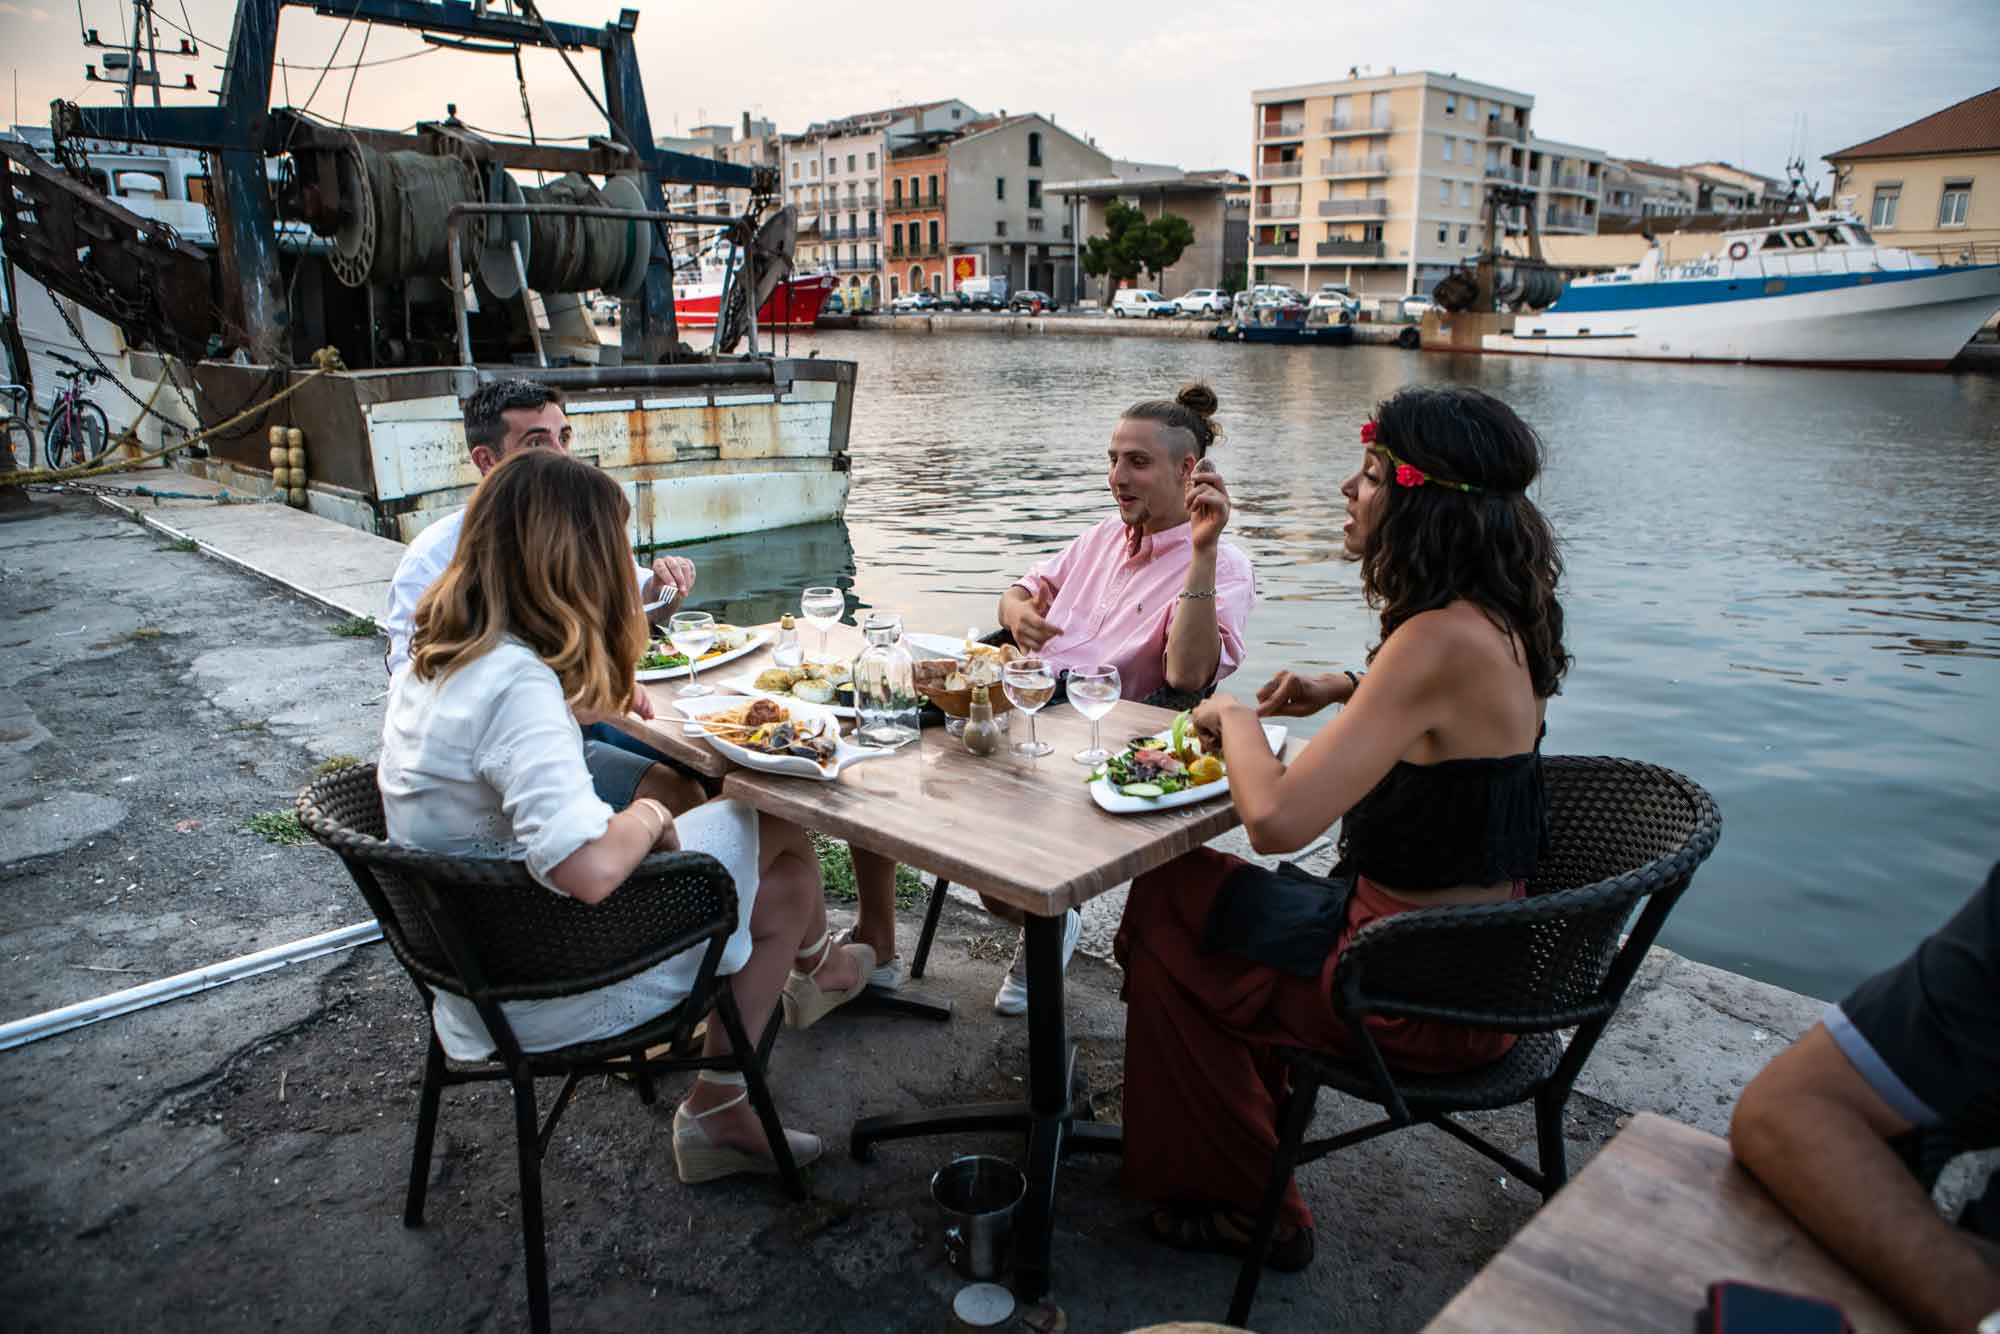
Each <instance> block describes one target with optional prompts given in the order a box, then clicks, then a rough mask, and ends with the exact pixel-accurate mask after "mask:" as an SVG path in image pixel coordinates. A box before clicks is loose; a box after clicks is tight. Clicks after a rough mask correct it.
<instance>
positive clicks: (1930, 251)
mask: <svg viewBox="0 0 2000 1334" xmlns="http://www.w3.org/2000/svg"><path fill="white" fill-rule="evenodd" d="M1904 249H1906V250H1908V251H1909V253H1910V254H1912V255H1917V256H1920V257H1922V258H1924V259H1932V260H1936V261H1937V262H1938V263H1939V264H1940V265H1951V266H1954V267H1956V266H1965V265H1972V264H2000V241H1940V242H1938V243H1936V244H1934V245H1923V246H1905V247H1904Z"/></svg>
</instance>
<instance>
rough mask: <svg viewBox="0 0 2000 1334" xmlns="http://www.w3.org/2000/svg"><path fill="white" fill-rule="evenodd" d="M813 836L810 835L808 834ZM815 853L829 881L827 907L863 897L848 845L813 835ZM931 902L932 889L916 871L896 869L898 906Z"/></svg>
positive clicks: (899, 867)
mask: <svg viewBox="0 0 2000 1334" xmlns="http://www.w3.org/2000/svg"><path fill="white" fill-rule="evenodd" d="M809 832H810V831H809ZM810 837H811V838H812V844H813V851H815V852H817V853H818V854H819V869H820V874H821V875H822V876H824V877H825V879H826V901H827V902H828V903H855V902H858V901H859V899H860V897H861V896H860V895H859V894H858V893H856V892H855V888H854V854H853V853H852V852H850V851H849V850H848V847H847V845H846V844H845V843H842V842H841V841H840V840H839V839H837V838H828V837H826V836H825V835H824V834H810ZM929 899H930V889H929V887H928V886H926V885H925V884H924V882H923V878H922V877H920V876H919V875H918V874H917V873H916V872H915V871H914V870H912V869H911V868H909V867H907V866H900V865H899V866H897V867H896V906H897V907H898V908H916V907H920V906H922V905H923V904H924V903H926V902H928V901H929Z"/></svg>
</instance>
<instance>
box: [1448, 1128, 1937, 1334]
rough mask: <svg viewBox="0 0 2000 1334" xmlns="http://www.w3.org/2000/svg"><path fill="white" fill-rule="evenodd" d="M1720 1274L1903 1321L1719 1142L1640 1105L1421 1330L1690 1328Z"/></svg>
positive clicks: (1867, 1331) (1868, 1320)
mask: <svg viewBox="0 0 2000 1334" xmlns="http://www.w3.org/2000/svg"><path fill="white" fill-rule="evenodd" d="M1726 1279H1737V1280H1740V1281H1743V1282H1746V1283H1754V1284H1757V1285H1758V1286H1761V1287H1767V1288H1777V1289H1780V1290H1782V1291H1785V1292H1795V1293H1798V1294H1799V1295H1800V1296H1806V1297H1818V1298H1820V1299H1821V1300H1824V1301H1830V1302H1834V1303H1836V1304H1837V1305H1838V1306H1839V1307H1840V1308H1841V1310H1843V1311H1844V1312H1846V1314H1847V1319H1848V1321H1849V1322H1850V1323H1851V1324H1852V1325H1853V1327H1854V1328H1855V1330H1856V1331H1858V1334H1892V1332H1894V1334H1901V1332H1902V1331H1907V1330H1909V1329H1910V1326H1909V1325H1908V1324H1906V1323H1905V1322H1904V1321H1903V1320H1902V1319H1901V1318H1900V1317H1898V1316H1897V1315H1896V1314H1895V1313H1894V1312H1892V1311H1891V1310H1890V1309H1889V1308H1888V1307H1887V1306H1885V1305H1884V1304H1883V1302H1882V1300H1881V1299H1880V1298H1879V1297H1877V1296H1875V1294H1874V1293H1873V1292H1872V1291H1870V1290H1869V1289H1868V1288H1867V1287H1866V1286H1865V1285H1864V1284H1863V1283H1862V1281H1861V1280H1860V1279H1859V1278H1857V1277H1855V1276H1854V1275H1853V1274H1852V1273H1850V1272H1849V1271H1848V1270H1847V1269H1846V1268H1844V1267H1843V1266H1842V1265H1841V1264H1840V1262H1839V1261H1837V1260H1835V1259H1834V1258H1833V1257H1832V1256H1831V1255H1828V1254H1827V1253H1826V1252H1825V1251H1824V1250H1822V1249H1821V1248H1820V1246H1819V1243H1817V1242H1815V1241H1814V1240H1813V1239H1812V1238H1811V1237H1809V1236H1807V1235H1806V1233H1805V1232H1804V1231H1803V1230H1802V1229H1801V1228H1800V1227H1799V1225H1798V1224H1797V1223H1795V1222H1793V1221H1792V1218H1791V1216H1790V1215H1789V1214H1787V1213H1786V1212H1785V1211H1784V1210H1783V1209H1782V1208H1780V1207H1779V1205H1778V1204H1777V1202H1776V1201H1774V1200H1773V1199H1772V1198H1771V1197H1770V1195H1769V1194H1768V1193H1767V1192H1766V1191H1765V1190H1764V1188H1763V1187H1762V1186H1760V1185H1759V1184H1757V1181H1756V1179H1755V1178H1753V1177H1752V1176H1750V1174H1749V1173H1747V1172H1745V1171H1744V1170H1743V1169H1742V1168H1741V1167H1739V1166H1737V1164H1736V1161H1735V1159H1734V1158H1732V1157H1731V1156H1730V1153H1729V1145H1728V1142H1727V1141H1725V1140H1721V1139H1718V1138H1716V1137H1715V1136H1714V1135H1711V1134H1708V1133H1707V1132H1705V1131H1701V1130H1696V1129H1695V1128H1694V1127H1692V1126H1687V1125H1682V1124H1681V1123H1680V1122H1678V1121H1670V1120H1668V1119H1667V1118H1665V1117H1662V1116H1654V1115H1652V1114H1651V1113H1641V1114H1639V1115H1638V1116H1635V1117H1633V1118H1632V1121H1631V1123H1630V1124H1629V1125H1627V1126H1626V1128H1625V1129H1624V1130H1622V1131H1620V1132H1619V1133H1618V1135H1617V1137H1616V1138H1614V1139H1613V1140H1612V1141H1611V1143H1609V1144H1607V1145H1606V1146H1605V1147H1604V1149H1603V1150H1602V1151H1601V1152H1600V1153H1599V1154H1598V1155H1597V1156H1596V1157H1595V1158H1593V1159H1591V1161H1590V1163H1589V1165H1588V1166H1586V1167H1585V1168H1584V1169H1583V1171H1581V1172H1579V1173H1578V1174H1577V1175H1576V1177H1575V1179H1574V1180H1572V1181H1571V1182H1570V1183H1569V1184H1568V1185H1567V1186H1565V1187H1563V1188H1562V1190H1560V1191H1558V1192H1557V1193H1556V1197H1555V1199H1553V1200H1551V1201H1550V1202H1549V1203H1548V1204H1547V1205H1545V1206H1544V1207H1543V1208H1542V1210H1541V1212H1539V1213H1537V1214H1536V1215H1535V1216H1534V1217H1533V1218H1532V1219H1530V1220H1529V1222H1528V1225H1527V1226H1526V1227H1524V1228H1522V1229H1521V1231H1520V1232H1519V1233H1517V1234H1516V1235H1515V1237H1514V1239H1513V1240H1512V1241H1510V1242H1508V1243H1507V1246H1506V1248H1505V1249H1504V1250H1502V1251H1501V1252H1500V1253H1499V1254H1498V1255H1496V1256H1494V1257H1493V1259H1492V1261H1491V1262H1490V1263H1488V1264H1487V1266H1486V1268H1484V1269H1482V1270H1480V1271H1479V1274H1478V1276H1477V1277H1476V1278H1474V1279H1473V1280H1472V1282H1471V1283H1470V1284H1468V1285H1467V1286H1466V1287H1465V1289H1464V1291H1462V1292H1460V1293H1459V1294H1458V1296H1457V1297H1455V1298H1453V1299H1452V1302H1451V1305H1449V1306H1447V1307H1445V1309H1444V1310H1443V1311H1442V1312H1440V1313H1439V1314H1438V1317H1437V1319H1435V1320H1433V1321H1432V1322H1431V1323H1430V1324H1429V1325H1427V1326H1425V1327H1424V1328H1425V1334H1474V1332H1475V1331H1477V1332H1478V1334H1492V1332H1493V1331H1507V1330H1520V1331H1524V1332H1525V1331H1536V1332H1537V1334H1540V1332H1541V1331H1565V1330H1579V1331H1581V1330H1591V1331H1595V1330H1605V1329H1616V1330H1621V1331H1630V1332H1631V1334H1644V1332H1645V1331H1653V1330H1657V1331H1659V1334H1687V1331H1688V1330H1690V1329H1692V1328H1693V1325H1694V1316H1695V1312H1696V1310H1698V1309H1699V1308H1700V1306H1701V1304H1702V1298H1703V1294H1704V1293H1705V1292H1706V1291H1707V1289H1708V1285H1709V1284H1711V1283H1716V1282H1721V1281H1723V1280H1726Z"/></svg>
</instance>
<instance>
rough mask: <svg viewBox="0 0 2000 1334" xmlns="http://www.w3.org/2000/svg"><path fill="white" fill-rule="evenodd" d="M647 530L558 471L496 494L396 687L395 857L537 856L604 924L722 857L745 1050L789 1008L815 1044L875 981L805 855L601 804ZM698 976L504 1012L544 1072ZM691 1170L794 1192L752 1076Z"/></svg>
mask: <svg viewBox="0 0 2000 1334" xmlns="http://www.w3.org/2000/svg"><path fill="white" fill-rule="evenodd" d="M627 513H628V507H627V504H626V501H625V497H624V495H623V493H622V492H621V491H620V490H619V489H618V485H617V483H615V482H613V481H612V480H611V479H610V478H609V477H607V476H606V475H605V474H604V473H602V472H600V471H598V470H597V469H596V468H594V467H591V466H590V465H588V464H585V463H579V462H577V461H576V460H573V459H571V458H569V457H568V456H567V455H565V454H562V453H560V452H558V451H555V450H542V449H533V450H522V451H519V452H517V453H516V454H514V455H512V456H510V457H509V458H507V459H506V460H505V461H503V462H502V463H501V464H500V465H499V466H498V467H496V468H494V469H493V471H492V472H491V473H490V474H488V475H487V477H486V478H485V480H483V481H482V482H481V483H480V485H479V489H478V490H477V491H476V492H474V493H473V497H472V503H471V505H470V506H469V507H468V508H467V510H466V518H465V526H464V536H463V538H462V539H461V540H460V542H459V546H458V551H457V553H456V554H455V555H454V556H453V558H452V561H451V564H450V566H449V567H447V569H446V570H445V572H444V574H443V576H442V577H441V578H439V580H438V581H437V582H436V583H435V584H434V585H432V587H431V589H430V591H429V592H428V593H427V594H425V596H424V598H423V600H422V602H421V603H420V604H419V605H418V607H417V612H416V618H415V631H414V633H413V635H412V637H411V645H412V651H411V657H410V662H409V664H408V665H407V666H406V667H403V668H400V669H399V670H398V671H397V672H396V675H395V677H394V679H393V680H392V682H391V684H390V690H389V702H388V709H387V713H386V716H385V718H384V721H383V726H382V759H381V764H380V776H381V777H380V783H381V789H382V802H383V808H384V812H385V814H386V816H387V819H388V827H389V837H390V838H391V839H392V840H394V841H396V842H398V843H402V844H406V845H408V846H412V847H420V848H425V849H428V850H431V851H436V852H450V853H481V854H486V855H503V856H518V857H521V858H522V859H523V860H524V861H525V862H526V863H527V867H528V870H529V873H530V874H532V875H533V876H534V877H535V879H537V880H539V881H540V882H541V883H543V884H544V885H546V886H548V887H549V888H550V889H551V890H553V891H555V892H556V893H559V894H567V895H569V896H570V897H572V898H575V899H578V900H581V901H582V902H584V903H593V904H594V903H599V902H602V901H603V900H604V899H606V898H608V897H609V896H610V895H611V894H612V893H613V891H615V890H616V889H617V888H618V887H619V885H621V884H623V883H624V881H625V880H626V878H627V877H628V876H630V875H631V873H632V871H633V869H634V868H635V867H637V866H638V864H639V862H640V860H641V859H642V858H644V857H645V856H646V855H647V854H648V853H650V852H654V851H664V850H671V849H674V848H683V847H684V848H688V849H692V850H695V851H700V852H707V853H709V854H711V855H712V856H714V857H715V858H716V859H717V860H719V861H721V862H722V864H723V865H724V866H725V867H726V868H727V869H728V870H729V872H730V874H731V876H732V877H733V878H734V880H735V882H736V893H737V899H738V904H739V912H738V925H737V930H736V933H735V935H734V936H732V937H731V938H730V940H729V942H728V944H727V946H726V948H725V950H724V953H723V958H722V963H721V971H722V972H723V973H724V974H726V975H728V979H729V986H730V989H731V990H732V991H733V992H734V993H735V996H736V1003H737V1005H738V1006H739V1007H741V1009H742V1012H743V1020H744V1024H745V1027H746V1029H747V1030H748V1032H749V1033H750V1034H751V1035H752V1037H753V1038H754V1037H755V1035H756V1034H758V1033H761V1032H762V1031H763V1029H764V1025H765V1024H766V1022H767V1021H768V1020H769V1018H770V1015H771V1010H772V1007H773V1006H775V1005H776V1004H777V1003H778V1001H779V999H780V997H781V995H782V996H783V998H784V1000H785V1002H786V1004H785V1010H786V1018H787V1020H788V1021H790V1022H792V1023H793V1025H794V1026H795V1027H803V1026H805V1025H806V1024H809V1023H811V1022H813V1021H814V1020H815V1019H817V1018H819V1017H820V1016H821V1015H822V1014H824V1013H825V1012H827V1011H828V1010H830V1009H832V1008H833V1007H835V1006H836V1005H839V1004H840V1003H842V1002H844V1001H846V1000H849V999H851V998H852V997H854V996H856V995H859V994H860V992H861V990H862V989H863V987H864V986H865V984H866V983H865V979H866V978H867V976H868V973H869V971H870V970H871V969H872V968H873V967H874V964H875V960H874V953H873V951H872V950H869V949H868V948H867V947H866V946H857V945H848V946H844V947H835V946H833V945H832V944H831V943H830V942H829V940H828V936H827V930H826V908H825V903H824V900H823V898H822V896H821V884H820V874H819V862H818V859H817V857H816V856H815V855H814V853H813V850H812V846H811V844H810V843H809V842H808V841H807V839H806V837H805V835H804V833H803V832H802V831H801V830H799V829H797V828H795V827H793V826H790V825H787V824H784V823H782V822H780V821H775V820H770V819H768V818H765V817H762V816H759V815H758V814H757V813H756V812H755V811H752V810H751V809H750V808H749V807H747V806H744V805H742V804H741V803H740V802H734V801H716V802H710V803H708V804H706V805H703V806H699V807H696V808H695V809H693V810H691V811H689V812H687V813H685V814H683V815H681V816H680V817H679V818H678V820H677V819H676V817H675V816H674V815H673V814H671V813H670V812H669V811H668V810H667V808H666V807H664V806H662V805H661V804H660V803H659V802H657V801H654V800H652V799H650V798H642V799H640V800H638V801H636V802H634V803H633V804H632V805H631V806H629V807H627V808H626V809H624V810H622V811H617V812H614V811H613V810H612V809H611V807H609V806H607V805H606V804H605V803H604V802H603V801H601V800H600V799H599V798H598V797H597V795H596V793H595V792H594V791H593V790H592V788H591V781H590V773H589V771H588V769H587V768H586V767H585V765H584V758H583V739H582V734H581V733H580V731H579V730H578V722H579V720H582V721H585V722H588V721H592V720H595V719H598V718H603V717H607V716H611V715H615V714H617V713H619V712H621V711H622V710H623V708H624V706H625V704H626V703H627V701H629V700H630V699H631V697H632V690H633V679H632V674H633V664H634V663H636V662H637V661H638V660H639V657H640V655H641V653H643V652H644V650H645V645H646V640H647V631H646V623H645V619H644V617H643V616H642V614H641V612H640V609H639V603H638V599H637V596H636V593H635V590H634V585H633V581H632V574H631V558H630V555H629V553H628V552H627V549H626V546H625V522H626V517H627ZM699 954H700V951H698V950H690V951H687V952H686V953H683V954H680V955H677V956H675V957H674V958H672V959H668V960H666V961H665V962H664V963H661V964H658V965H656V966H654V967H653V968H650V969H648V970H646V971H645V972H643V973H640V974H638V975H637V976H635V977H632V978H628V979H626V980H625V981H622V982H618V983H614V984H613V985H611V986H608V987H603V988H600V989H599V990H597V991H594V992H590V993H587V994H585V995H581V996H565V997H560V998H558V999H554V1000H546V1001H510V1002H507V1003H506V1004H505V1005H504V1006H503V1008H504V1009H505V1011H506V1014H507V1020H508V1023H509V1024H510V1025H511V1026H512V1027H513V1029H514V1032H515V1034H516V1035H517V1036H518V1037H519V1038H520V1040H521V1044H522V1046H523V1047H524V1048H525V1049H527V1050H529V1051H544V1050H549V1049H551V1048H556V1047H563V1046H568V1045H570V1044H572V1043H577V1042H589V1041H595V1040H598V1039H602V1038H608V1037H612V1036H615V1035H616V1034H618V1033H621V1032H625V1031H627V1030H629V1029H631V1028H633V1027H635V1026H637V1025H638V1024H641V1023H644V1022H646V1021H647V1020H649V1019H651V1018H653V1017H654V1016H656V1015H659V1014H662V1013H664V1012H665V1011H667V1010H669V1009H671V1008H673V1007H674V1006H675V1005H677V1004H679V1003H680V1002H681V1001H682V1000H683V999H685V997H686V996H687V993H688V991H689V990H690V988H691V986H692V984H693V980H694V977H695V973H696V970H697V967H698V965H699ZM794 964H796V965H797V966H796V967H794V966H793V965H794ZM801 970H803V971H801ZM434 1018H435V1020H436V1024H437V1030H438V1038H439V1041H440V1042H442V1043H443V1044H444V1048H445V1051H446V1052H447V1053H448V1054H449V1055H451V1056H453V1057H455V1058H458V1059H465V1060H476V1059H479V1058H482V1057H484V1056H486V1055H488V1054H489V1053H490V1052H491V1051H492V1050H493V1044H492V1040H491V1038H490V1036H489V1035H488V1034H487V1032H486V1027H485V1025H484V1024H483V1023H482V1022H481V1021H480V1019H479V1014H478V1011H477V1010H476V1009H475V1008H474V1007H473V1005H472V1004H471V1002H469V1001H467V1000H466V999H465V998H464V997H462V996H454V995H450V994H446V993H439V995H438V998H437V1004H436V1007H435V1010H434ZM720 1029H721V1025H719V1024H714V1025H711V1026H710V1028H709V1033H708V1047H707V1051H708V1054H710V1055H722V1054H725V1053H726V1052H727V1051H728V1041H727V1039H726V1038H725V1037H724V1036H723V1035H722V1034H721V1032H720ZM787 1135H788V1136H789V1137H790V1139H791V1141H792V1154H793V1157H794V1158H795V1159H796V1160H797V1161H798V1162H800V1163H801V1164H804V1163H807V1162H810V1161H811V1160H812V1159H813V1158H816V1157H817V1156H818V1155H819V1152H820V1143H819V1140H818V1139H817V1138H816V1137H815V1136H812V1135H806V1134H801V1133H800V1132H797V1131H788V1132H787ZM674 1158H675V1164H676V1166H677V1168H678V1170H679V1173H680V1177H681V1179H682V1180H683V1181H687V1182H690V1183H692V1182H696V1181H708V1180H713V1179H714V1178H716V1177H720V1176H726V1175H729V1174H730V1173H733V1172H742V1171H752V1172H770V1171H774V1170H775V1165H774V1162H773V1159H772V1158H771V1153H770V1144H769V1142H768V1141H767V1140H766V1138H765V1136H764V1132H763V1128H762V1126H761V1124H760V1123H759V1122H758V1120H757V1118H756V1115H755V1114H754V1112H753V1111H752V1110H751V1108H750V1107H749V1106H748V1104H747V1101H746V1099H745V1094H744V1092H743V1088H742V1077H741V1076H740V1075H738V1074H735V1073H734V1072H728V1071H703V1072H702V1074H701V1076H700V1077H699V1078H698V1079H697V1080H696V1082H695V1085H694V1088H693V1090H692V1091H691V1092H690V1094H689V1096H688V1098H687V1100H686V1101H685V1102H684V1103H682V1104H681V1106H680V1109H679V1110H678V1112H677V1113H676V1114H675V1117H674Z"/></svg>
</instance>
